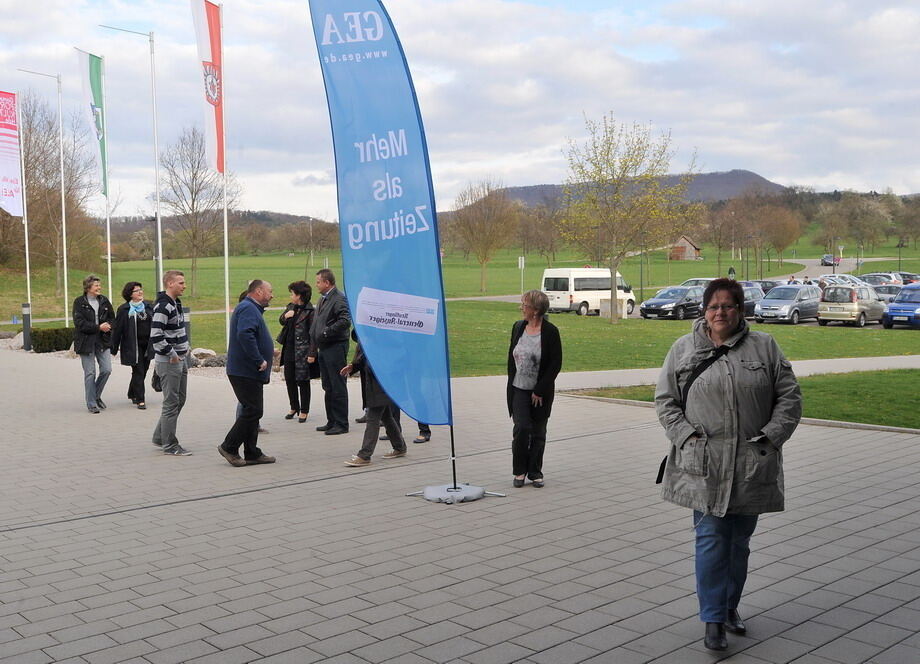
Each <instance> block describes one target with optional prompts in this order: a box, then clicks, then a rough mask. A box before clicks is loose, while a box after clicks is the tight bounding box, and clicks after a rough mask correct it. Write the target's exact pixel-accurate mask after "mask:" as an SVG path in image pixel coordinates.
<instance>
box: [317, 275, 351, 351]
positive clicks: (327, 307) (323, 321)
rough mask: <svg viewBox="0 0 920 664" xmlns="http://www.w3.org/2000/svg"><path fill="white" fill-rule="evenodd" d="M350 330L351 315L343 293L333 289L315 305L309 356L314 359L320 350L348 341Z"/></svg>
mask: <svg viewBox="0 0 920 664" xmlns="http://www.w3.org/2000/svg"><path fill="white" fill-rule="evenodd" d="M349 329H351V313H350V312H349V311H348V300H347V299H346V298H345V293H343V292H342V291H340V290H339V289H338V288H335V287H333V288H332V289H331V290H330V291H329V292H328V293H326V296H325V298H320V299H319V300H318V301H317V303H316V313H315V314H314V316H313V322H312V323H311V324H310V343H311V348H310V355H311V356H313V357H316V351H317V350H322V349H323V348H325V347H327V346H331V345H333V344H336V343H341V342H342V341H345V342H347V341H348V331H349Z"/></svg>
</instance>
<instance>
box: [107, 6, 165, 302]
mask: <svg viewBox="0 0 920 664" xmlns="http://www.w3.org/2000/svg"><path fill="white" fill-rule="evenodd" d="M99 27H100V28H107V29H109V30H118V31H119V32H129V33H131V34H133V35H141V36H143V37H147V39H149V40H150V96H151V98H152V99H153V173H154V176H153V177H154V180H155V181H156V182H155V185H156V186H155V187H154V195H155V197H156V219H157V274H158V277H159V279H162V278H163V223H162V219H161V217H160V146H159V137H158V135H157V74H156V67H155V61H154V45H153V30H151V31H150V32H138V31H137V30H126V29H125V28H116V27H115V26H113V25H102V24H100V25H99ZM159 288H160V285H159V284H157V289H159Z"/></svg>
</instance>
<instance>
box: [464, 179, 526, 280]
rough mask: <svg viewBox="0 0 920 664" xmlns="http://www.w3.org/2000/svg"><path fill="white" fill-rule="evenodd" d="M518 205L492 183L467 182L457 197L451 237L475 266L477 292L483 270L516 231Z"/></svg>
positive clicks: (512, 237)
mask: <svg viewBox="0 0 920 664" xmlns="http://www.w3.org/2000/svg"><path fill="white" fill-rule="evenodd" d="M519 215H520V206H519V205H518V204H517V203H515V202H514V201H512V200H511V199H510V198H508V195H507V194H506V192H505V190H504V189H503V188H502V187H501V184H500V183H498V182H496V181H492V180H483V181H481V182H477V183H471V184H470V185H469V186H468V187H467V188H466V189H464V190H463V191H461V192H460V195H459V196H457V201H456V210H455V211H454V212H453V214H452V215H451V217H450V225H451V230H452V232H453V234H454V235H455V236H456V237H457V238H458V239H459V241H460V242H461V243H462V245H464V246H466V247H468V248H469V251H470V253H472V254H473V255H474V256H475V257H476V260H477V262H478V263H479V267H480V271H479V290H480V292H482V293H485V292H486V268H487V266H488V264H489V261H490V260H492V256H494V255H495V252H496V251H498V250H499V249H503V248H504V247H507V246H508V244H509V243H510V242H511V241H512V240H513V239H514V236H515V234H516V233H517V231H518V217H519Z"/></svg>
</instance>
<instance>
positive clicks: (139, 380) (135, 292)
mask: <svg viewBox="0 0 920 664" xmlns="http://www.w3.org/2000/svg"><path fill="white" fill-rule="evenodd" d="M121 296H122V297H123V298H124V300H125V303H124V304H123V305H121V306H120V307H118V311H117V312H115V327H114V328H113V329H112V355H118V353H119V351H120V352H121V363H122V364H123V365H124V366H126V367H131V382H130V383H128V398H129V399H131V403H133V404H135V405H136V406H137V407H138V408H139V409H140V410H146V409H147V404H146V403H145V402H144V381H145V380H146V379H147V370H148V369H149V368H150V360H151V358H153V345H152V344H151V343H150V323H151V321H152V320H153V304H152V303H151V302H150V301H149V300H145V299H144V287H143V285H142V284H141V283H140V282H139V281H129V282H128V283H126V284H125V286H124V288H122V289H121Z"/></svg>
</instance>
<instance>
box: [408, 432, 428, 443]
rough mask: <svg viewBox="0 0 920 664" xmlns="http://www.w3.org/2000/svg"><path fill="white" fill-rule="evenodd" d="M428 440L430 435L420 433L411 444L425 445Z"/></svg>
mask: <svg viewBox="0 0 920 664" xmlns="http://www.w3.org/2000/svg"><path fill="white" fill-rule="evenodd" d="M429 440H431V435H430V434H424V433H420V434H419V435H417V436H416V437H415V438H414V439H413V441H412V442H413V443H427V442H428V441H429Z"/></svg>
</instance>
